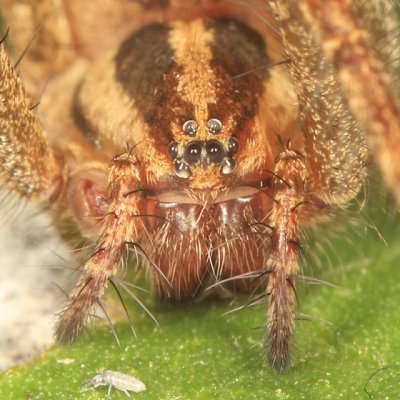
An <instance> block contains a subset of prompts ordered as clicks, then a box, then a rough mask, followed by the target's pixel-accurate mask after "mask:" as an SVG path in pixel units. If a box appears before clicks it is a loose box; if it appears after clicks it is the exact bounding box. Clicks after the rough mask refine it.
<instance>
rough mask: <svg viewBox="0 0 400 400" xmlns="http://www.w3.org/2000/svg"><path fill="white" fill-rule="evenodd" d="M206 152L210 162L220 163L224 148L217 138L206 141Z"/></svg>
mask: <svg viewBox="0 0 400 400" xmlns="http://www.w3.org/2000/svg"><path fill="white" fill-rule="evenodd" d="M206 153H207V157H208V159H209V160H210V162H213V163H220V162H221V161H222V159H223V158H224V149H223V147H222V144H221V143H220V142H219V141H218V140H209V141H208V142H207V143H206Z"/></svg>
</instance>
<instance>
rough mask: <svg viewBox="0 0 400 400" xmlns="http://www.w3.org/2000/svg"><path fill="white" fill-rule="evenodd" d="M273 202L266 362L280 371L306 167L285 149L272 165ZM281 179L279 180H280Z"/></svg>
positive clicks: (290, 316)
mask: <svg viewBox="0 0 400 400" xmlns="http://www.w3.org/2000/svg"><path fill="white" fill-rule="evenodd" d="M275 172H276V176H275V178H274V187H275V195H274V198H275V199H276V202H274V204H273V209H272V213H271V216H270V219H269V223H270V224H271V225H272V226H273V227H274V229H273V230H272V233H271V250H270V252H269V255H268V260H267V266H268V268H269V269H270V270H271V273H270V274H269V281H268V287H267V293H268V294H269V307H268V313H267V330H268V333H269V360H270V363H271V365H272V367H273V368H274V369H275V370H277V371H278V372H281V371H283V370H284V369H285V367H286V366H287V365H288V362H289V358H290V348H291V342H292V336H293V330H294V319H295V312H294V308H295V305H296V292H295V277H296V275H297V273H298V270H299V263H298V249H299V248H298V246H297V241H298V237H299V222H298V221H299V215H298V214H299V212H300V209H301V207H297V205H298V204H299V203H301V202H302V201H303V199H304V184H305V180H306V166H305V163H304V159H303V157H302V156H301V155H300V154H298V153H296V152H294V151H292V150H287V151H285V152H283V153H281V154H280V155H279V156H278V158H277V161H276V165H275ZM280 177H281V178H280Z"/></svg>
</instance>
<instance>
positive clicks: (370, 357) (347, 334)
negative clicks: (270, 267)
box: [0, 214, 400, 400]
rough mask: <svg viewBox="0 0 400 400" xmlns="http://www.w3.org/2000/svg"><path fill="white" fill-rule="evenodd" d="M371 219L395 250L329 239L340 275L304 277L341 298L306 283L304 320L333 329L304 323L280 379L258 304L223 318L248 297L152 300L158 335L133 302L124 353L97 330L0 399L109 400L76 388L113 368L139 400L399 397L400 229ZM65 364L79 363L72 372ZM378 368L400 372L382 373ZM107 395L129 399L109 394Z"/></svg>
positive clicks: (31, 370)
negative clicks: (267, 350) (139, 388)
mask: <svg viewBox="0 0 400 400" xmlns="http://www.w3.org/2000/svg"><path fill="white" fill-rule="evenodd" d="M371 218H372V219H373V220H374V221H375V220H378V221H379V222H378V224H379V228H380V231H381V233H382V235H383V236H384V238H385V239H386V241H387V245H386V244H385V243H384V242H383V241H382V240H380V239H379V238H378V235H377V233H376V232H374V231H372V230H368V231H367V232H366V233H362V234H359V235H358V234H357V235H356V237H353V238H352V239H351V241H347V240H346V239H347V236H346V228H344V229H342V232H343V235H341V236H342V237H341V238H337V239H332V240H331V241H330V249H331V250H330V251H331V252H332V253H335V254H336V255H340V262H339V261H337V264H338V265H339V266H335V263H336V260H339V256H337V257H336V256H329V257H328V258H330V259H331V260H332V264H334V266H331V267H329V268H327V269H322V268H317V267H315V266H314V267H313V271H312V272H310V271H306V273H309V274H311V275H313V276H315V277H317V278H320V279H323V280H326V281H328V282H330V283H333V284H335V285H338V286H340V288H342V289H344V290H338V289H336V288H333V287H330V286H326V285H307V287H306V288H304V287H302V285H299V301H300V306H299V312H302V313H305V314H311V315H314V316H316V317H318V318H321V319H324V320H328V321H330V322H332V323H333V325H329V324H327V323H324V322H323V321H319V320H308V321H298V323H297V332H296V345H295V349H294V351H293V357H292V360H291V365H290V368H289V369H288V370H287V371H285V372H284V373H282V374H276V373H275V372H273V371H272V370H271V369H270V368H269V367H268V366H267V365H265V363H264V362H263V353H264V351H263V348H262V347H261V346H259V345H257V343H258V341H259V340H260V338H261V337H262V334H263V331H262V330H260V329H253V328H257V327H259V326H262V324H263V323H264V315H265V307H263V306H262V305H261V306H256V307H250V308H248V309H245V310H243V311H241V312H238V313H233V314H231V315H225V316H223V315H222V314H223V313H224V312H226V311H228V310H230V309H232V308H234V307H236V306H238V305H240V304H244V303H245V302H246V301H248V299H247V298H245V297H244V298H238V299H237V300H236V301H235V302H234V303H231V302H228V301H226V300H225V301H218V300H205V301H203V302H191V303H186V304H183V305H182V304H181V305H157V304H155V303H154V301H153V300H152V298H151V296H147V295H146V296H144V301H145V302H146V304H147V305H148V307H149V308H150V309H151V310H152V312H153V313H154V315H155V316H156V318H157V319H158V321H159V323H160V327H157V326H156V324H155V323H154V322H153V321H152V320H151V319H150V318H149V317H148V316H146V315H145V313H144V311H143V310H141V309H140V308H139V307H138V306H137V305H135V304H131V303H128V307H129V310H130V313H131V314H132V316H133V319H134V325H135V328H136V332H137V338H134V337H133V335H132V332H131V331H130V328H129V325H128V324H127V323H126V322H124V321H120V322H117V323H116V325H115V326H116V331H117V333H118V336H119V339H120V341H121V348H119V347H118V345H117V343H116V341H115V339H114V337H113V335H112V334H111V332H110V329H109V327H108V325H107V324H99V325H97V326H96V327H94V328H93V329H91V331H90V336H87V337H85V338H81V339H79V340H78V341H77V342H76V343H74V344H73V345H71V346H68V347H64V346H54V347H52V348H51V349H49V350H48V351H46V352H45V353H44V354H43V355H42V356H41V357H40V358H38V359H36V360H34V361H32V362H30V363H29V364H26V365H22V366H19V367H17V368H13V369H10V370H8V371H5V372H4V373H3V374H1V375H0V398H1V399H10V400H16V399H103V398H106V397H107V387H105V386H102V387H98V388H96V389H92V388H90V389H89V390H87V391H85V392H81V391H80V390H81V388H82V385H83V382H84V381H85V380H87V379H90V378H91V377H93V376H94V375H96V374H98V373H101V372H103V371H104V370H107V369H111V370H116V371H120V372H124V373H128V374H131V375H134V376H136V377H137V378H139V379H140V380H142V381H143V382H144V383H145V384H146V386H147V391H145V392H142V393H137V394H136V393H131V397H132V398H137V399H141V400H145V399H157V400H158V399H165V400H173V399H191V400H196V399H199V400H200V399H249V400H250V399H296V400H298V399H307V400H310V399H318V400H320V399H358V398H359V399H366V400H368V399H369V396H368V394H367V393H366V392H365V391H364V386H365V385H366V384H367V387H366V389H367V391H368V392H369V393H370V396H371V398H372V399H376V400H377V399H399V398H400V383H399V382H400V366H399V367H397V365H399V364H400V224H399V219H398V217H393V216H388V215H386V214H382V215H380V216H378V217H377V216H375V215H372V216H371ZM334 223H335V222H334ZM336 223H338V222H336ZM328 229H329V228H328ZM360 229H361V228H360ZM356 230H357V229H356ZM351 231H352V232H353V234H354V231H355V229H354V228H352V229H351ZM311 247H312V245H311ZM310 251H312V250H310ZM323 259H324V258H323V257H322V260H323ZM138 294H140V293H138ZM141 298H143V296H141ZM65 359H73V360H74V361H73V362H72V363H70V364H66V363H65ZM382 367H393V368H389V369H383V370H381V371H378V370H379V369H380V368H382ZM374 372H377V373H376V375H374V376H372V377H371V375H372V374H373V373H374ZM370 377H371V379H370V380H369V378H370ZM109 398H111V399H124V398H127V397H126V395H125V394H124V393H123V392H121V391H118V390H116V389H112V390H111V395H110V397H109Z"/></svg>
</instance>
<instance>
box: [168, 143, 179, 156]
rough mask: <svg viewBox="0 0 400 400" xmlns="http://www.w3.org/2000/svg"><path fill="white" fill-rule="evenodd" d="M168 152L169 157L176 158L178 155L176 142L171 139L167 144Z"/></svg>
mask: <svg viewBox="0 0 400 400" xmlns="http://www.w3.org/2000/svg"><path fill="white" fill-rule="evenodd" d="M168 154H169V155H170V156H171V158H176V157H177V156H178V143H176V142H175V141H172V142H171V143H170V144H169V145H168Z"/></svg>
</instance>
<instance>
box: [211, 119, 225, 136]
mask: <svg viewBox="0 0 400 400" xmlns="http://www.w3.org/2000/svg"><path fill="white" fill-rule="evenodd" d="M207 127H208V131H209V132H210V133H212V134H213V135H217V134H218V133H220V132H221V130H222V122H221V121H220V120H219V119H216V118H211V119H210V120H209V121H208V123H207Z"/></svg>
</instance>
